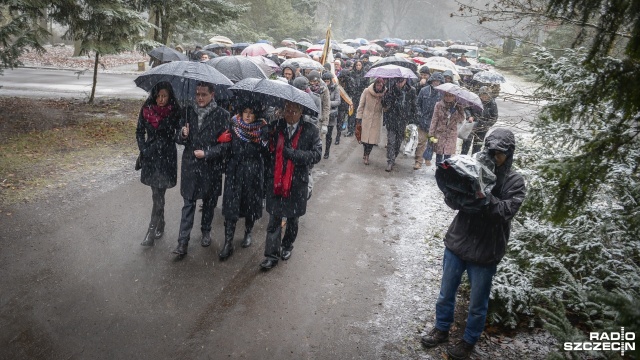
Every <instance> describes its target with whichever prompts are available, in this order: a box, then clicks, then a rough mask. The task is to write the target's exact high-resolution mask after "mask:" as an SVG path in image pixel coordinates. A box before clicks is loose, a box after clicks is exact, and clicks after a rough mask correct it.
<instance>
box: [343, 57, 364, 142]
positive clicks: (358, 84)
mask: <svg viewBox="0 0 640 360" xmlns="http://www.w3.org/2000/svg"><path fill="white" fill-rule="evenodd" d="M366 73H367V72H366V71H365V69H364V64H363V63H362V61H360V60H357V61H356V62H355V63H353V69H352V70H351V74H350V75H351V80H352V83H353V87H352V89H353V93H351V94H349V96H351V100H352V101H353V108H354V109H357V108H358V106H360V96H362V92H363V91H364V89H366V88H367V86H369V80H368V79H367V78H365V77H364V75H365V74H366ZM355 131H356V112H355V111H354V112H353V113H352V114H351V115H350V116H349V120H348V122H347V134H346V135H345V136H353V134H354V132H355Z"/></svg>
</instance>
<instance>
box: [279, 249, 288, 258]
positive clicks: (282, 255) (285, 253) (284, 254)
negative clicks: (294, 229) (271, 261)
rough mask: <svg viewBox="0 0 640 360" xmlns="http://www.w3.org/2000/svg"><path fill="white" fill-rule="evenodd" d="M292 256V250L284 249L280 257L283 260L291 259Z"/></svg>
mask: <svg viewBox="0 0 640 360" xmlns="http://www.w3.org/2000/svg"><path fill="white" fill-rule="evenodd" d="M290 257H291V250H282V254H281V255H280V258H281V259H282V260H289V258H290Z"/></svg>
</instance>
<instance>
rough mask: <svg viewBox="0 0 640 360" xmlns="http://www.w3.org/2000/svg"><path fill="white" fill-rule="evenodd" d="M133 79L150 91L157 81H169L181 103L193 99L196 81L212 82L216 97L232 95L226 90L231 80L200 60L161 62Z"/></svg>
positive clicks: (221, 97)
mask: <svg viewBox="0 0 640 360" xmlns="http://www.w3.org/2000/svg"><path fill="white" fill-rule="evenodd" d="M134 81H135V83H136V85H137V86H138V87H139V88H141V89H144V90H146V91H151V89H153V87H154V86H155V85H156V84H157V83H159V82H162V81H166V82H169V83H170V84H171V86H172V87H173V92H174V94H175V95H176V98H177V99H178V100H179V101H180V102H181V103H182V104H185V103H187V102H188V101H190V100H193V99H195V94H196V84H197V83H198V82H205V83H210V84H213V85H214V87H215V92H216V93H215V97H216V99H228V98H229V97H231V96H232V95H233V94H231V93H230V92H229V91H228V89H229V87H230V86H231V85H233V83H232V82H231V80H229V79H228V78H227V77H226V76H224V75H222V73H220V72H219V71H218V70H216V69H214V68H213V67H211V66H209V65H207V64H205V63H201V62H193V61H174V62H170V63H166V64H162V65H160V66H157V67H155V68H153V69H151V70H149V71H147V72H145V73H144V74H142V75H140V76H138V77H137V78H136V79H135V80H134Z"/></svg>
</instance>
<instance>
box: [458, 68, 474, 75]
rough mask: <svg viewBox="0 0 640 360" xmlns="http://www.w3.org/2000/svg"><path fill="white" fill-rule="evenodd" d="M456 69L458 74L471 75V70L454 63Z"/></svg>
mask: <svg viewBox="0 0 640 360" xmlns="http://www.w3.org/2000/svg"><path fill="white" fill-rule="evenodd" d="M456 69H457V70H458V74H460V75H462V76H465V75H473V72H471V70H469V69H468V68H466V67H464V66H458V65H456Z"/></svg>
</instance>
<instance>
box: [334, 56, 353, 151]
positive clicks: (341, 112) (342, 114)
mask: <svg viewBox="0 0 640 360" xmlns="http://www.w3.org/2000/svg"><path fill="white" fill-rule="evenodd" d="M338 82H339V85H340V86H341V87H342V89H343V90H344V92H345V93H347V95H348V96H349V98H351V102H352V103H353V96H352V95H353V94H354V85H353V79H352V78H351V71H350V70H349V69H346V68H344V69H342V71H340V75H338ZM351 106H352V105H349V104H348V103H347V102H346V101H345V100H344V99H343V98H342V97H341V98H340V106H338V121H337V122H336V127H337V128H338V133H337V134H336V142H335V144H336V145H338V144H340V135H342V126H343V124H344V120H345V118H347V117H348V116H349V108H350V107H351ZM354 109H355V108H354ZM354 112H355V111H354ZM347 121H348V120H347ZM347 125H348V122H347ZM347 128H348V126H347ZM354 129H355V128H354ZM347 131H348V130H347Z"/></svg>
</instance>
